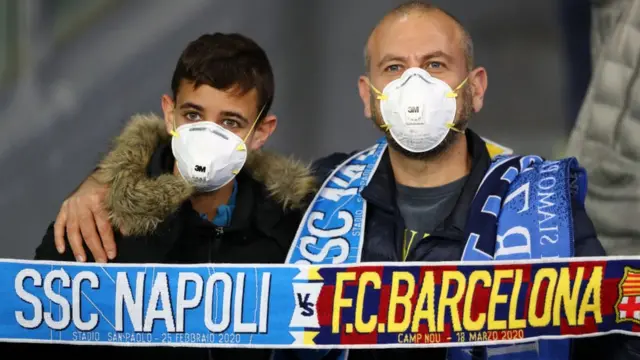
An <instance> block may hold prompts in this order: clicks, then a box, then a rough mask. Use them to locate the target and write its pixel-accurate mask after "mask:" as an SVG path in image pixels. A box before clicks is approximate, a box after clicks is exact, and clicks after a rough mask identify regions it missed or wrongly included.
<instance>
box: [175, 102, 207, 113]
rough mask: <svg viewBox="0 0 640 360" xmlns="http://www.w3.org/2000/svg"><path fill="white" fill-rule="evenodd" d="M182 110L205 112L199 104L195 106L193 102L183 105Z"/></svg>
mask: <svg viewBox="0 0 640 360" xmlns="http://www.w3.org/2000/svg"><path fill="white" fill-rule="evenodd" d="M180 109H194V110H198V111H201V112H203V111H204V107H202V106H200V105H198V104H194V103H192V102H188V101H187V102H186V103H184V104H182V105H180Z"/></svg>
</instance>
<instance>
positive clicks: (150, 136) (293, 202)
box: [96, 115, 317, 235]
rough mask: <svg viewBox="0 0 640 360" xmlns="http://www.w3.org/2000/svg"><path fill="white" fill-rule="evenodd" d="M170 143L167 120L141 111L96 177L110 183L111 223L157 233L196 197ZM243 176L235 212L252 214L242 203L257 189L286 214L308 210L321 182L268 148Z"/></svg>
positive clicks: (254, 155)
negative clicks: (175, 166)
mask: <svg viewBox="0 0 640 360" xmlns="http://www.w3.org/2000/svg"><path fill="white" fill-rule="evenodd" d="M170 141H171V139H170V137H169V135H168V134H167V133H166V130H165V126H164V121H163V120H162V119H161V118H159V117H157V116H155V115H136V116H134V117H132V119H131V121H130V122H129V124H128V125H127V126H126V127H125V129H124V131H123V132H122V133H121V134H120V135H119V136H118V137H117V138H116V140H115V143H114V147H113V149H112V150H111V152H109V154H108V155H107V156H106V157H105V158H104V160H103V161H102V162H101V163H100V165H99V166H98V171H97V173H96V178H97V179H98V181H100V182H101V183H103V184H107V185H109V192H108V194H107V199H106V207H107V210H108V211H109V217H110V219H111V223H112V224H113V226H115V227H116V228H118V229H120V230H121V232H122V233H123V234H126V235H145V234H149V233H151V232H153V231H154V230H155V229H156V228H157V226H158V224H160V223H161V222H163V221H164V220H165V219H167V217H169V216H170V215H171V214H174V213H175V212H176V211H177V210H178V209H179V208H180V207H181V205H183V204H184V203H185V201H186V200H187V199H189V197H191V195H193V192H194V190H193V187H192V186H191V185H190V184H189V183H187V182H186V181H185V180H184V179H183V178H182V177H180V176H175V175H173V173H172V171H171V170H172V169H173V162H174V158H173V154H172V153H171V148H170V146H169V145H168V144H170ZM238 179H239V186H240V189H239V192H238V199H237V201H238V206H237V207H236V211H235V212H236V213H238V214H240V213H243V212H245V211H246V212H248V213H249V214H248V215H247V218H248V216H250V215H251V212H252V206H244V204H242V205H240V204H241V203H242V202H243V201H245V198H249V197H250V198H253V195H252V193H253V192H256V191H259V192H262V194H261V195H262V196H264V197H266V198H267V199H269V200H271V202H273V203H274V204H277V207H279V210H280V212H282V211H283V210H285V211H288V210H297V209H303V208H305V207H306V205H307V204H306V202H307V200H308V199H309V194H311V193H313V192H315V190H316V185H317V184H316V180H315V178H314V177H313V176H312V174H311V172H310V170H309V167H308V166H305V165H303V164H301V163H300V162H297V161H295V160H292V159H290V158H286V157H283V156H281V155H277V154H274V153H271V152H266V151H253V152H250V153H249V157H248V159H247V162H246V164H245V166H244V168H243V171H241V173H240V174H239V175H238ZM242 188H244V189H242ZM258 188H259V189H258ZM236 216H237V214H235V213H234V217H236ZM243 216H245V214H242V216H239V218H241V217H243ZM232 226H234V221H233V220H232Z"/></svg>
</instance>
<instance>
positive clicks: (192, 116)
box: [184, 111, 202, 121]
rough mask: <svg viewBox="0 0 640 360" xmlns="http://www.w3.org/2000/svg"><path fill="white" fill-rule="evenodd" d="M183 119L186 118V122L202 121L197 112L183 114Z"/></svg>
mask: <svg viewBox="0 0 640 360" xmlns="http://www.w3.org/2000/svg"><path fill="white" fill-rule="evenodd" d="M184 117H186V118H187V120H189V121H200V120H202V118H201V117H200V114H198V113H197V112H193V111H190V112H188V113H185V114H184Z"/></svg>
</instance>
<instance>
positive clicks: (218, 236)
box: [207, 226, 224, 360]
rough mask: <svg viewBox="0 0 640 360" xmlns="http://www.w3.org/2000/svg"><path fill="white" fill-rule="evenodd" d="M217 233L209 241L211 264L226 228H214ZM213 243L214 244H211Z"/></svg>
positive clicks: (210, 354)
mask: <svg viewBox="0 0 640 360" xmlns="http://www.w3.org/2000/svg"><path fill="white" fill-rule="evenodd" d="M214 233H215V235H214V236H213V240H212V241H210V242H209V255H208V260H209V263H210V264H211V263H212V262H213V253H214V252H216V253H217V252H218V250H220V245H221V244H222V236H223V235H224V228H223V227H222V226H216V228H215V230H214ZM212 243H213V246H211V245H212ZM208 350H209V351H207V352H208V353H209V360H213V354H212V353H211V348H209V349H208Z"/></svg>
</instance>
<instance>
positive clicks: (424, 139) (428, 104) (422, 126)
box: [370, 68, 467, 153]
mask: <svg viewBox="0 0 640 360" xmlns="http://www.w3.org/2000/svg"><path fill="white" fill-rule="evenodd" d="M466 81H467V79H465V80H464V81H462V83H461V84H460V85H458V86H457V87H456V88H455V90H452V89H451V87H450V86H449V85H448V84H447V83H445V82H444V81H442V80H440V79H438V78H435V77H433V76H431V75H430V74H429V73H428V72H427V71H426V70H424V69H421V68H410V69H407V70H406V71H405V72H404V73H403V74H402V76H400V78H398V79H395V80H393V81H392V82H390V83H389V84H387V86H385V87H384V89H383V90H382V92H380V91H379V90H378V89H376V88H375V87H374V86H373V85H371V84H370V86H371V88H372V89H373V91H375V92H376V93H377V94H378V97H377V98H378V100H380V112H381V113H382V120H383V121H384V125H382V126H381V127H382V128H383V129H384V130H387V131H389V133H390V134H391V136H392V137H393V139H394V140H395V141H396V142H397V143H398V145H400V146H402V148H404V149H406V150H407V151H410V152H413V153H423V152H427V151H430V150H432V149H434V148H436V147H437V146H438V145H440V144H441V143H442V142H443V141H444V139H445V138H446V137H447V134H448V133H449V131H450V130H453V131H456V132H462V130H460V129H457V128H456V127H455V126H454V121H455V116H456V97H457V96H458V91H459V90H460V89H461V88H462V86H464V84H465V83H466Z"/></svg>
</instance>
